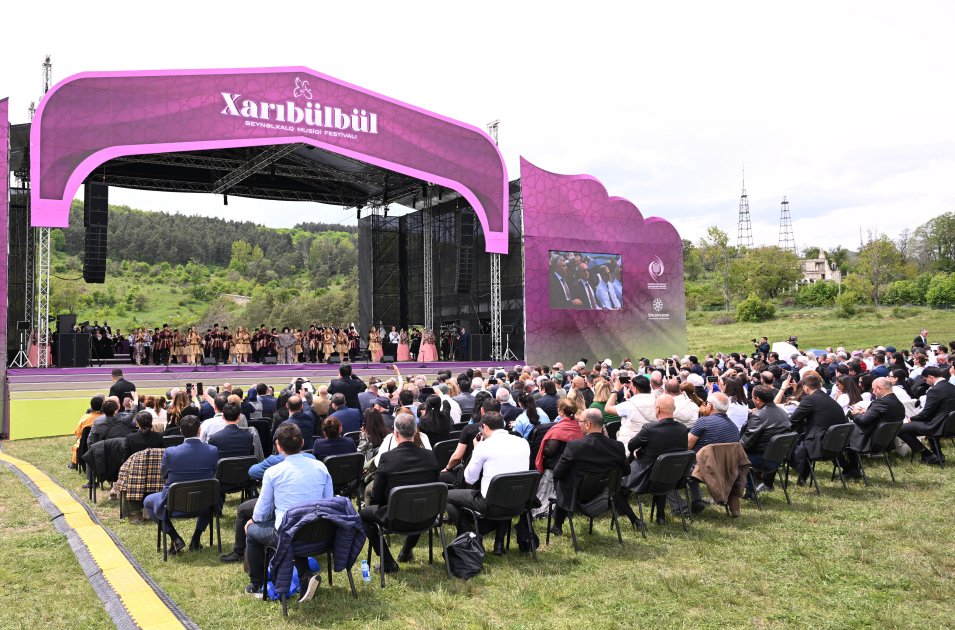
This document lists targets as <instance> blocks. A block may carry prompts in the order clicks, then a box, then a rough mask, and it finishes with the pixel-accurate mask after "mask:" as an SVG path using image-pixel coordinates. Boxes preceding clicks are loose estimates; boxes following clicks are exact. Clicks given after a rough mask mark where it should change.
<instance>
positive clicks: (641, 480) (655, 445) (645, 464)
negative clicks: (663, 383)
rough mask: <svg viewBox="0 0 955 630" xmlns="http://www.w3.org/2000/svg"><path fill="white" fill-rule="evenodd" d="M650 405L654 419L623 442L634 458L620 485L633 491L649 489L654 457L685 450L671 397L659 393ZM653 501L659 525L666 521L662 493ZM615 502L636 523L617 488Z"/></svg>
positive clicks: (684, 437)
mask: <svg viewBox="0 0 955 630" xmlns="http://www.w3.org/2000/svg"><path fill="white" fill-rule="evenodd" d="M653 409H654V412H655V413H656V417H657V422H648V423H646V424H645V425H643V427H642V428H641V429H640V432H639V433H637V435H635V436H634V437H633V439H631V440H630V443H629V444H627V449H628V452H630V453H632V454H633V455H634V457H635V459H634V460H633V463H632V464H631V465H630V474H629V475H627V477H626V478H625V479H624V480H623V486H622V488H627V489H629V490H631V491H633V492H646V491H647V490H649V489H650V473H651V472H653V465H654V464H655V463H656V461H657V458H658V457H660V456H661V455H665V454H666V453H679V452H681V451H685V450H687V435H688V433H689V429H687V428H686V426H685V425H683V424H682V423H679V422H677V421H676V420H674V419H673V413H674V411H676V403H675V402H674V400H673V397H672V396H670V395H669V394H660V395H659V396H657V399H656V400H655V401H654V402H653ZM653 501H654V503H656V507H657V524H658V525H663V524H665V523H666V513H665V512H664V510H665V509H666V495H660V496H658V497H653ZM618 506H619V507H620V508H621V510H620V511H621V513H622V514H626V515H627V516H628V517H629V518H630V522H631V523H634V524H636V523H637V521H638V519H637V516H636V514H634V513H633V509H632V508H631V507H630V504H629V502H628V501H627V500H626V492H623V491H622V492H621V500H620V501H619V502H618Z"/></svg>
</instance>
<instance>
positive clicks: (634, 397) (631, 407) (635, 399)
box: [604, 372, 660, 448]
mask: <svg viewBox="0 0 955 630" xmlns="http://www.w3.org/2000/svg"><path fill="white" fill-rule="evenodd" d="M653 374H654V375H657V376H659V374H660V373H659V372H654V373H653ZM623 387H628V388H629V389H630V393H631V396H630V398H629V399H628V400H626V401H624V402H619V403H618V402H617V398H618V396H620V394H619V393H618V390H621V391H622V388H623ZM611 389H612V390H613V391H611V392H610V398H608V399H607V404H606V405H605V406H604V413H605V414H607V415H611V416H613V415H616V416H620V429H619V430H618V431H617V440H618V441H619V442H623V444H624V447H625V448H626V445H627V444H629V443H630V440H631V439H633V438H634V437H636V435H637V433H640V429H642V428H643V425H645V424H646V423H648V422H656V421H657V416H656V412H655V411H654V409H653V401H654V400H656V397H655V396H654V395H653V394H652V393H650V381H649V380H648V379H647V377H646V376H634V377H633V378H632V379H631V380H630V383H629V384H627V383H624V384H621V383H620V376H619V375H618V376H615V377H614V378H613V381H612V382H611Z"/></svg>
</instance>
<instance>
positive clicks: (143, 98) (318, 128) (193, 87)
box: [30, 68, 508, 253]
mask: <svg viewBox="0 0 955 630" xmlns="http://www.w3.org/2000/svg"><path fill="white" fill-rule="evenodd" d="M30 175H31V180H32V183H33V186H32V190H31V196H32V198H31V206H32V223H33V225H34V226H38V227H64V226H66V225H67V224H68V218H69V206H70V202H71V201H72V199H73V197H74V195H75V194H76V191H77V189H78V188H79V186H80V184H82V183H83V181H85V180H86V179H87V178H89V177H93V178H95V179H96V180H97V181H102V182H104V183H106V184H108V185H111V186H118V187H124V188H139V189H146V190H166V191H178V192H205V193H214V194H223V195H236V196H245V197H254V198H263V199H281V200H302V201H316V202H320V203H326V204H334V205H341V206H346V207H348V206H355V207H358V208H361V207H363V206H368V205H384V204H388V203H393V202H395V203H400V204H402V205H408V206H412V207H415V206H417V207H420V206H421V205H423V203H421V204H419V203H417V202H418V201H419V200H422V199H423V193H422V184H423V183H426V182H427V183H434V184H437V185H439V186H442V187H446V188H450V189H452V190H455V191H457V192H458V193H460V194H461V195H462V196H463V197H464V198H465V199H466V200H467V202H468V203H469V204H470V205H471V207H472V208H473V209H474V211H475V213H476V214H477V216H478V219H479V220H480V222H481V227H482V228H483V230H484V233H485V244H486V245H485V247H486V249H487V251H489V252H495V253H507V212H508V204H507V192H508V191H507V171H506V168H505V166H504V162H503V159H502V158H501V154H500V152H499V151H498V149H497V146H496V145H495V143H494V142H493V141H492V140H491V139H490V138H489V137H488V136H487V135H486V134H485V133H484V132H482V131H481V130H479V129H477V128H475V127H472V126H470V125H465V124H463V123H460V122H456V121H454V120H451V119H448V118H445V117H443V116H439V115H437V114H433V113H431V112H427V111H424V110H421V109H419V108H416V107H413V106H411V105H407V104H404V103H401V102H399V101H395V100H393V99H390V98H387V97H385V96H381V95H379V94H375V93H373V92H370V91H367V90H364V89H362V88H358V87H356V86H353V85H350V84H348V83H344V82H341V81H338V80H336V79H333V78H331V77H327V76H325V75H322V74H319V73H317V72H315V71H313V70H309V69H307V68H276V69H247V70H198V71H191V70H190V71H161V72H132V73H127V72H121V73H84V74H79V75H75V76H73V77H71V78H69V79H66V80H65V81H63V82H61V83H60V84H58V85H57V86H56V87H55V88H54V89H53V90H51V91H50V93H48V94H47V95H46V96H45V97H44V100H43V101H42V102H41V104H40V108H39V109H38V111H37V114H36V117H35V118H34V123H33V125H32V128H31V130H30Z"/></svg>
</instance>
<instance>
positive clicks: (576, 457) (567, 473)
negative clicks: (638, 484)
mask: <svg viewBox="0 0 955 630" xmlns="http://www.w3.org/2000/svg"><path fill="white" fill-rule="evenodd" d="M578 422H579V424H580V428H581V430H582V431H583V432H584V437H583V438H582V439H580V440H573V441H570V442H568V443H567V446H566V447H565V448H564V452H563V453H562V454H561V456H560V459H559V460H557V465H556V466H554V482H555V491H556V494H557V510H556V513H555V517H554V525H553V527H551V533H554V534H557V535H560V533H561V528H562V526H563V524H564V520H565V519H566V518H567V514H568V513H571V512H573V510H574V507H575V506H576V504H577V498H578V497H577V486H578V485H579V484H580V480H581V479H583V477H584V475H585V474H587V473H602V472H605V471H608V470H611V469H613V468H619V469H620V472H621V474H623V475H626V474H627V473H628V472H630V467H629V466H628V465H627V454H626V453H625V452H624V450H623V444H621V443H620V442H618V441H617V440H611V439H610V438H608V437H607V436H606V435H604V416H603V413H602V412H601V411H600V410H599V409H587V410H586V411H584V414H583V420H580V421H578Z"/></svg>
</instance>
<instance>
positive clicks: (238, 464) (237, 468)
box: [216, 455, 259, 501]
mask: <svg viewBox="0 0 955 630" xmlns="http://www.w3.org/2000/svg"><path fill="white" fill-rule="evenodd" d="M257 463H259V462H258V460H257V459H256V458H255V457H253V456H251V455H248V456H245V457H224V458H222V459H220V460H219V463H218V464H216V479H218V480H219V490H220V491H221V492H222V493H223V494H231V493H233V492H241V493H242V500H243V501H244V500H246V499H247V498H249V497H248V495H249V494H251V492H250V491H251V490H252V487H253V482H252V480H251V479H250V478H249V468H251V467H252V466H255V465H256V464H257Z"/></svg>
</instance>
